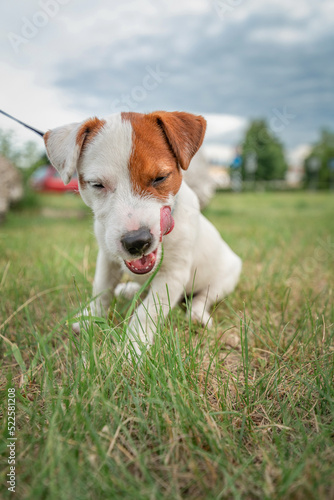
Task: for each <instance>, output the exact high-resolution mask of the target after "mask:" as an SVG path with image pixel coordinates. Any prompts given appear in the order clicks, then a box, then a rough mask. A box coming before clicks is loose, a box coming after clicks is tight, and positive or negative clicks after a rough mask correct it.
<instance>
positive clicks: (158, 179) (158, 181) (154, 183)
mask: <svg viewBox="0 0 334 500" xmlns="http://www.w3.org/2000/svg"><path fill="white" fill-rule="evenodd" d="M167 177H169V174H168V175H165V176H160V177H156V178H155V179H154V180H153V181H152V186H154V187H155V186H159V184H162V183H163V182H164V181H165V180H166V179H167Z"/></svg>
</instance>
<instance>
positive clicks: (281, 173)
mask: <svg viewBox="0 0 334 500" xmlns="http://www.w3.org/2000/svg"><path fill="white" fill-rule="evenodd" d="M241 154H242V177H243V179H244V180H247V179H248V177H249V174H248V173H247V171H246V169H245V162H246V161H247V157H248V156H255V157H256V161H257V170H256V172H255V175H254V179H255V180H259V181H270V180H280V179H284V177H285V173H286V170H287V163H286V160H285V157H284V149H283V146H282V144H281V142H280V141H279V140H278V139H277V137H276V136H275V135H274V134H273V133H272V131H271V130H270V128H269V127H268V125H267V122H266V121H265V120H262V119H259V120H253V121H252V122H251V123H250V125H249V127H248V129H247V131H246V134H245V138H244V140H243V142H242V144H241Z"/></svg>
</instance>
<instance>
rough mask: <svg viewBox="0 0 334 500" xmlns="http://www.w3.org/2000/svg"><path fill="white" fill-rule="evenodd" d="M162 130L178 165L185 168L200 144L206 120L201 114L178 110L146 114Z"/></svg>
mask: <svg viewBox="0 0 334 500" xmlns="http://www.w3.org/2000/svg"><path fill="white" fill-rule="evenodd" d="M148 116H149V117H150V118H153V119H154V120H155V121H156V123H157V125H158V126H159V127H160V128H161V129H162V130H163V132H164V134H165V137H166V139H167V142H168V143H169V146H170V148H171V150H172V151H173V153H174V155H175V157H176V159H177V161H178V163H179V165H180V167H181V168H182V169H183V170H187V168H188V167H189V163H190V161H191V159H192V157H193V156H194V154H195V153H197V151H198V150H199V148H200V147H201V145H202V142H203V139H204V135H205V130H206V120H205V119H204V118H203V116H197V115H193V114H191V113H184V112H179V111H173V112H168V111H157V112H155V113H151V114H150V115H148Z"/></svg>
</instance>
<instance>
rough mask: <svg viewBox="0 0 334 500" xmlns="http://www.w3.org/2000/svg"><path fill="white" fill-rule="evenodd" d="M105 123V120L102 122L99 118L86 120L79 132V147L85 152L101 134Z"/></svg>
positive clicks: (77, 141) (77, 140) (77, 139)
mask: <svg viewBox="0 0 334 500" xmlns="http://www.w3.org/2000/svg"><path fill="white" fill-rule="evenodd" d="M105 123H106V121H105V120H100V119H99V118H97V117H94V118H89V119H88V120H86V121H85V122H84V123H83V124H82V125H81V126H80V128H79V130H78V133H77V138H76V143H77V145H78V146H80V147H81V149H82V150H83V149H84V148H85V147H86V146H87V145H88V144H89V143H90V142H91V141H92V140H93V139H94V137H95V136H96V135H97V134H98V133H99V131H100V130H101V128H102V127H103V126H104V125H105Z"/></svg>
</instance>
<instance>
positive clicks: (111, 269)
mask: <svg viewBox="0 0 334 500" xmlns="http://www.w3.org/2000/svg"><path fill="white" fill-rule="evenodd" d="M81 125H82V124H73V125H68V126H65V127H60V128H59V129H55V130H53V131H50V132H48V134H47V137H46V138H45V142H46V146H47V152H48V156H49V158H50V160H51V163H52V164H53V165H54V166H55V167H56V168H57V169H58V171H59V172H60V174H61V176H62V178H63V180H64V182H68V181H69V179H70V178H71V176H72V175H73V173H74V171H75V169H77V170H78V173H79V177H80V178H81V179H84V181H85V189H83V188H82V186H81V187H80V192H81V196H82V198H83V201H84V202H85V203H86V204H87V205H88V206H89V207H91V208H92V210H93V213H94V217H95V226H94V229H95V235H96V238H97V241H98V245H99V253H98V258H97V264H96V272H95V278H94V286H93V296H94V297H97V298H96V299H95V301H94V303H92V309H93V311H92V312H93V314H94V315H102V314H105V312H106V311H107V309H108V307H109V303H110V298H111V296H112V295H113V294H114V293H115V289H116V293H118V294H123V295H126V296H130V295H133V294H134V292H135V291H136V290H137V289H138V288H137V287H136V286H133V285H131V284H126V285H122V284H121V285H119V281H120V279H121V276H122V274H123V272H127V273H129V274H131V278H133V279H135V280H136V281H137V282H139V283H143V282H145V281H146V279H147V275H135V274H133V273H131V272H130V271H129V270H128V269H127V268H126V266H125V264H124V260H129V254H128V253H127V252H126V250H125V249H124V247H123V246H122V244H121V238H122V236H123V235H124V234H125V233H127V232H129V231H133V230H136V229H138V227H142V226H146V227H148V228H150V232H151V234H152V235H153V243H152V246H151V251H152V250H155V249H157V261H156V262H157V264H156V265H158V263H159V262H160V259H161V241H160V240H161V234H160V231H161V228H160V209H161V208H162V207H165V206H169V207H170V208H171V210H172V214H173V218H174V221H175V227H174V229H173V231H172V232H171V233H170V234H168V235H166V236H164V237H163V246H164V259H163V262H162V264H161V267H160V269H159V271H158V273H157V274H156V276H155V277H154V279H153V281H152V283H151V287H150V290H149V292H148V295H147V297H146V298H145V299H144V300H143V302H142V303H141V305H139V307H138V308H137V309H136V311H135V313H134V315H133V317H132V319H131V321H130V323H129V327H128V330H129V331H128V334H129V338H130V339H131V340H132V343H133V345H134V347H135V350H136V351H137V352H138V353H139V352H141V346H142V343H143V344H146V345H150V344H152V343H153V341H154V334H155V332H156V323H157V321H158V318H159V314H160V311H161V312H162V314H163V316H166V315H167V313H168V312H169V309H170V308H173V307H174V306H175V305H176V304H177V303H178V302H179V301H180V299H182V297H183V296H184V294H185V293H186V294H187V295H191V294H193V301H192V306H191V318H192V319H193V320H196V321H200V322H201V323H202V324H203V325H207V324H210V322H211V320H210V307H211V306H212V304H213V303H214V302H216V301H217V300H220V299H221V298H223V297H225V296H226V295H227V294H229V293H230V292H232V291H233V290H234V288H235V286H236V284H237V282H238V279H239V275H240V272H241V267H242V264H241V260H240V258H239V257H238V256H237V255H236V254H235V253H234V252H233V251H232V250H231V249H230V247H229V246H228V245H227V244H226V243H225V242H224V241H223V240H222V238H221V237H220V234H219V233H218V231H217V230H216V229H215V228H214V226H213V225H212V224H211V223H210V222H209V221H208V220H207V219H206V218H205V217H204V216H203V215H202V214H201V213H200V208H199V201H198V198H197V196H196V195H195V193H194V192H193V191H192V190H191V189H190V188H189V187H188V185H187V184H186V182H185V181H184V180H183V181H182V184H181V187H180V189H179V191H178V193H177V194H176V195H175V196H174V195H172V194H170V195H169V196H168V199H167V200H166V199H164V200H161V199H159V198H155V197H152V196H145V195H142V194H138V193H136V191H135V190H134V189H133V185H132V183H131V177H130V173H129V168H128V165H129V161H130V156H131V154H132V152H133V130H132V126H131V121H129V120H124V119H122V116H121V114H115V115H112V116H110V117H108V118H107V119H105V124H104V126H103V128H102V129H101V131H100V132H98V133H97V134H96V136H95V137H94V139H93V140H92V141H91V142H90V144H89V145H88V147H87V148H86V149H85V152H84V154H82V153H81V146H82V145H81V146H80V144H78V143H77V142H78V141H77V140H76V137H77V135H78V131H79V130H80V126H81ZM190 169H191V165H190ZM94 183H95V185H94ZM96 183H103V185H104V189H103V190H98V189H96ZM155 267H156V266H155ZM152 272H153V270H152ZM116 287H117V288H116ZM75 328H78V325H77V326H76V327H75Z"/></svg>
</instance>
